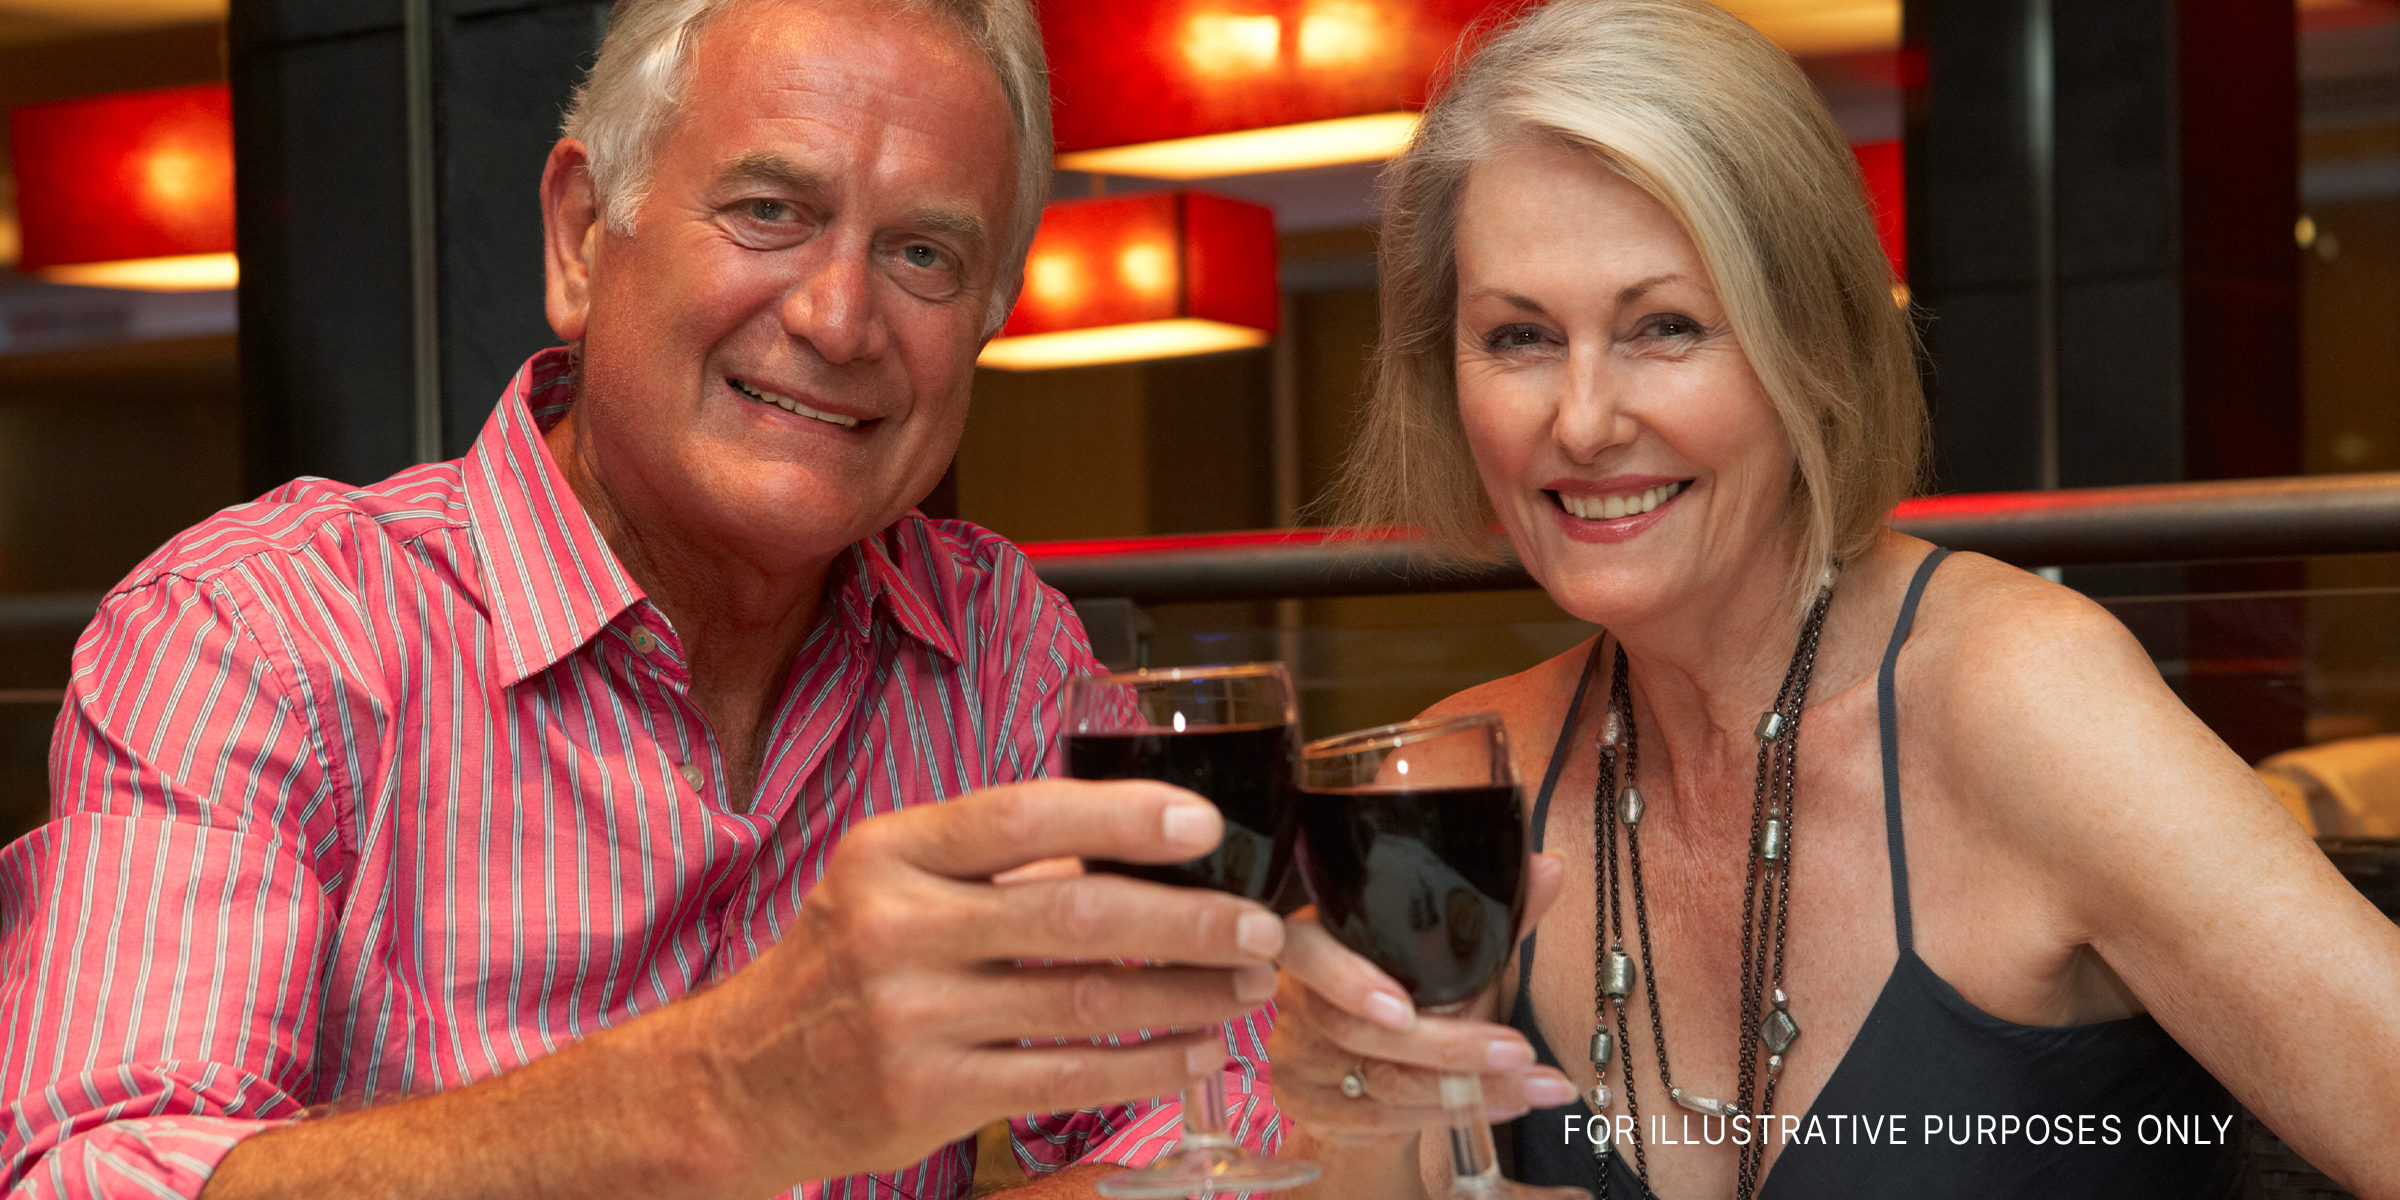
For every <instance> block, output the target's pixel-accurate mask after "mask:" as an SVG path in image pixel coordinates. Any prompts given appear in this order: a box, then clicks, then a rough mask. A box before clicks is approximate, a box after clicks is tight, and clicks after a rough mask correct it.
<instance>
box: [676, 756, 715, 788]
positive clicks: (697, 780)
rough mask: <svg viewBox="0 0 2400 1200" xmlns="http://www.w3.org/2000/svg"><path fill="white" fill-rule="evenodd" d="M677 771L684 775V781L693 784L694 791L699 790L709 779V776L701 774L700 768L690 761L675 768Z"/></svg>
mask: <svg viewBox="0 0 2400 1200" xmlns="http://www.w3.org/2000/svg"><path fill="white" fill-rule="evenodd" d="M675 773H676V774H678V775H681V776H683V781H684V782H685V783H688V784H690V785H692V790H694V791H698V790H699V789H700V785H701V784H703V783H706V782H707V781H708V776H706V775H703V774H701V773H700V768H698V767H695V766H693V765H692V764H690V763H685V764H683V765H682V766H680V767H677V768H675Z"/></svg>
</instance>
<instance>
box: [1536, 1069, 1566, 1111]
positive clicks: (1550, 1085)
mask: <svg viewBox="0 0 2400 1200" xmlns="http://www.w3.org/2000/svg"><path fill="white" fill-rule="evenodd" d="M1574 1098H1575V1085H1574V1084H1571V1083H1568V1082H1567V1081H1566V1080H1564V1079H1553V1078H1551V1077H1550V1076H1548V1075H1535V1076H1532V1077H1530V1078H1528V1079H1526V1080H1525V1103H1527V1104H1530V1105H1532V1106H1534V1107H1535V1108H1556V1107H1558V1106H1559V1105H1561V1104H1565V1103H1566V1102H1567V1101H1569V1100H1572V1099H1574Z"/></svg>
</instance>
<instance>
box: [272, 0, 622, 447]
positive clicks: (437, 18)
mask: <svg viewBox="0 0 2400 1200" xmlns="http://www.w3.org/2000/svg"><path fill="white" fill-rule="evenodd" d="M426 9H427V10H429V11H427V12H426V14H425V20H424V21H423V23H422V26H421V28H422V30H423V42H422V44H423V45H425V46H426V47H427V48H428V50H429V54H428V56H427V58H426V62H427V65H428V68H429V69H428V70H427V71H426V72H425V78H426V82H427V83H428V84H429V87H428V89H427V90H426V92H425V93H424V94H425V95H427V96H428V97H429V100H430V107H429V108H428V109H427V110H426V111H427V113H428V115H429V116H430V121H429V123H427V124H426V126H425V128H426V129H427V130H428V131H429V133H430V143H431V150H432V179H433V187H432V200H433V204H432V206H431V212H430V214H429V215H430V221H429V222H428V223H426V224H425V225H424V226H422V227H420V226H419V225H418V224H416V223H415V222H414V221H413V219H412V211H411V204H410V184H411V176H410V103H411V100H410V90H409V85H408V79H409V75H408V73H409V61H408V52H407V46H408V35H409V33H410V32H411V30H410V29H409V28H408V27H407V24H406V22H405V20H404V15H403V5H402V3H401V0H354V2H351V3H343V4H322V3H307V2H303V0H235V2H234V4H233V7H232V13H231V21H230V30H229V39H228V40H229V48H230V59H231V68H232V70H231V74H232V80H233V100H234V123H235V156H236V187H237V189H238V201H239V217H238V221H239V234H238V236H239V241H240V249H241V256H242V289H241V301H240V303H241V322H242V350H241V354H242V380H243V404H244V425H245V441H246V446H245V457H244V465H245V474H246V481H245V482H246V484H247V486H248V487H249V488H250V490H252V491H254V492H255V491H264V490H265V489H267V488H269V487H272V486H274V485H276V484H278V483H281V482H283V481H284V480H286V479H289V478H291V477H293V476H295V475H302V474H307V475H324V476H329V477H331V478H335V479H340V480H344V481H347V482H351V483H362V484H363V483H372V482H374V481H376V480H379V479H382V478H383V477H385V476H387V475H390V474H391V473H393V472H395V471H397V470H399V469H401V468H402V467H405V466H407V465H409V464H410V463H412V462H414V461H416V460H417V457H418V448H419V444H420V437H419V428H418V417H417V390H418V389H417V372H418V367H417V364H418V362H419V361H420V358H419V355H418V354H417V352H416V342H415V339H416V337H417V334H418V325H417V320H416V318H415V315H414V314H415V313H416V312H417V311H418V305H417V303H416V299H417V296H416V291H415V289H416V288H417V287H418V286H419V282H418V281H419V280H420V278H423V277H424V276H423V275H422V274H421V273H420V272H418V271H417V270H416V260H415V258H414V256H413V255H414V248H415V246H416V244H417V239H423V240H424V241H425V242H426V244H427V245H429V246H430V248H431V251H432V255H433V258H432V266H433V269H432V271H431V272H430V283H431V286H432V303H431V305H430V310H431V313H432V315H433V318H434V327H435V329H436V331H437V336H436V337H435V339H434V341H435V345H434V350H435V355H434V360H435V361H437V362H438V364H439V366H438V368H437V369H438V374H439V385H440V395H439V413H438V420H437V422H436V429H435V430H434V431H433V433H434V440H435V441H436V442H437V448H438V453H439V454H440V455H442V456H443V457H449V456H454V455H457V454H459V453H462V452H463V451H464V450H465V449H466V447H467V445H468V444H469V443H470V442H471V441H472V440H473V439H474V436H475V432H476V430H477V429H479V428H480V427H481V425H482V423H483V420H484V418H485V417H486V416H487V415H488V414H489V413H490V410H491V406H492V402H493V400H494V399H496V398H497V397H498V395H499V393H500V389H501V388H502V387H503V386H504V385H505V384H506V383H507V381H508V376H509V373H510V372H511V371H513V370H514V369H515V368H516V366H517V364H518V363H519V362H521V361H522V360H523V359H524V358H525V357H526V356H527V355H529V354H531V353H533V352H534V351H535V350H538V349H540V348H541V347H543V346H545V345H550V344H552V343H553V342H554V341H555V339H554V338H553V337H552V336H551V333H550V330H549V327H548V325H547V323H546V322H545V321H544V319H543V315H542V260H541V208H540V204H539V200H538V192H539V188H540V184H541V170H542V162H543V159H544V157H545V156H546V155H547V154H548V153H549V149H550V144H551V142H552V141H554V140H555V139H556V138H557V135H558V121H559V117H560V114H561V113H562V112H563V110H564V108H565V105H566V103H567V99H568V97H569V95H570V94H571V92H572V90H573V88H574V85H575V83H576V82H577V81H578V79H579V78H580V77H581V73H582V70H583V69H584V67H586V66H587V65H588V64H589V63H590V60H591V54H592V52H593V50H594V49H596V48H597V47H598V45H599V42H600V34H601V31H602V28H603V25H604V22H605V21H606V17H607V12H608V6H607V4H606V3H605V0H430V3H429V4H428V5H426Z"/></svg>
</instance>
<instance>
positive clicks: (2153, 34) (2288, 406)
mask: <svg viewBox="0 0 2400 1200" xmlns="http://www.w3.org/2000/svg"><path fill="white" fill-rule="evenodd" d="M1904 14H1905V23H1906V29H1907V34H1906V40H1907V44H1908V49H1909V52H1910V53H1911V54H1913V55H1917V56H1921V60H1922V61H1923V63H1924V64H1925V68H1926V69H1925V70H1924V71H1923V72H1922V73H1921V77H1922V80H1923V82H1922V83H1921V84H1920V85H1919V86H1916V87H1913V88H1912V89H1911V90H1910V93H1909V96H1908V139H1907V156H1908V178H1909V284H1910V287H1911V289H1912V291H1913V293H1914V296H1915V299H1916V301H1917V303H1918V304H1919V305H1920V306H1922V307H1923V308H1924V309H1925V310H1926V311H1927V313H1928V314H1929V316H1930V322H1929V325H1928V328H1927V344H1928V353H1929V359H1930V364H1929V374H1928V381H1929V384H1930V389H1929V390H1930V392H1931V395H1932V398H1933V405H1934V424H1935V436H1936V440H1937V444H1938V450H1939V463H1938V467H1939V471H1940V479H1941V486H1942V488H1943V490H1946V491H1985V490H1994V489H2015V488H2036V487H2043V486H2063V487H2081V486H2096V485H2102V484H2112V483H2143V482H2160V481H2167V480H2176V479H2210V478H2234V477H2242V476H2256V475H2282V474H2291V473H2295V472H2297V471H2298V470H2299V469H2300V460H2299V421H2300V403H2299V328H2298V283H2299V276H2298V266H2299V261H2298V258H2297V255H2296V252H2295V250H2294V247H2293V244H2292V225H2293V222H2294V221H2295V220H2296V219H2297V218H2298V216H2299V199H2298V170H2297V164H2298V146H2299V141H2298V138H2299V130H2298V112H2297V81H2296V77H2295V71H2296V53H2297V52H2296V41H2295V38H2296V33H2295V23H2294V20H2293V17H2292V10H2291V5H2290V4H2289V3H2279V2H2277V0H2206V2H2205V3H2203V2H2200V0H2184V2H2183V3H2180V4H2178V3H2176V0H1905V4H1904Z"/></svg>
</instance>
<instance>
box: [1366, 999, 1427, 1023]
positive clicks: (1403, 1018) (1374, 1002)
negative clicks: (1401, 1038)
mask: <svg viewBox="0 0 2400 1200" xmlns="http://www.w3.org/2000/svg"><path fill="white" fill-rule="evenodd" d="M1367 1019H1368V1020H1370V1021H1373V1022H1375V1023H1376V1024H1378V1025H1381V1026H1383V1027H1384V1028H1386V1029H1406V1028H1408V1027H1409V1026H1411V1025H1413V1024H1415V1023H1416V1020H1417V1010H1415V1009H1413V1008H1410V1007H1409V1005H1408V1001H1406V1000H1403V999H1401V998H1399V997H1398V996H1395V995H1393V994H1391V993H1390V992H1375V993H1373V994H1371V995H1369V996H1368V997H1367Z"/></svg>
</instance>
